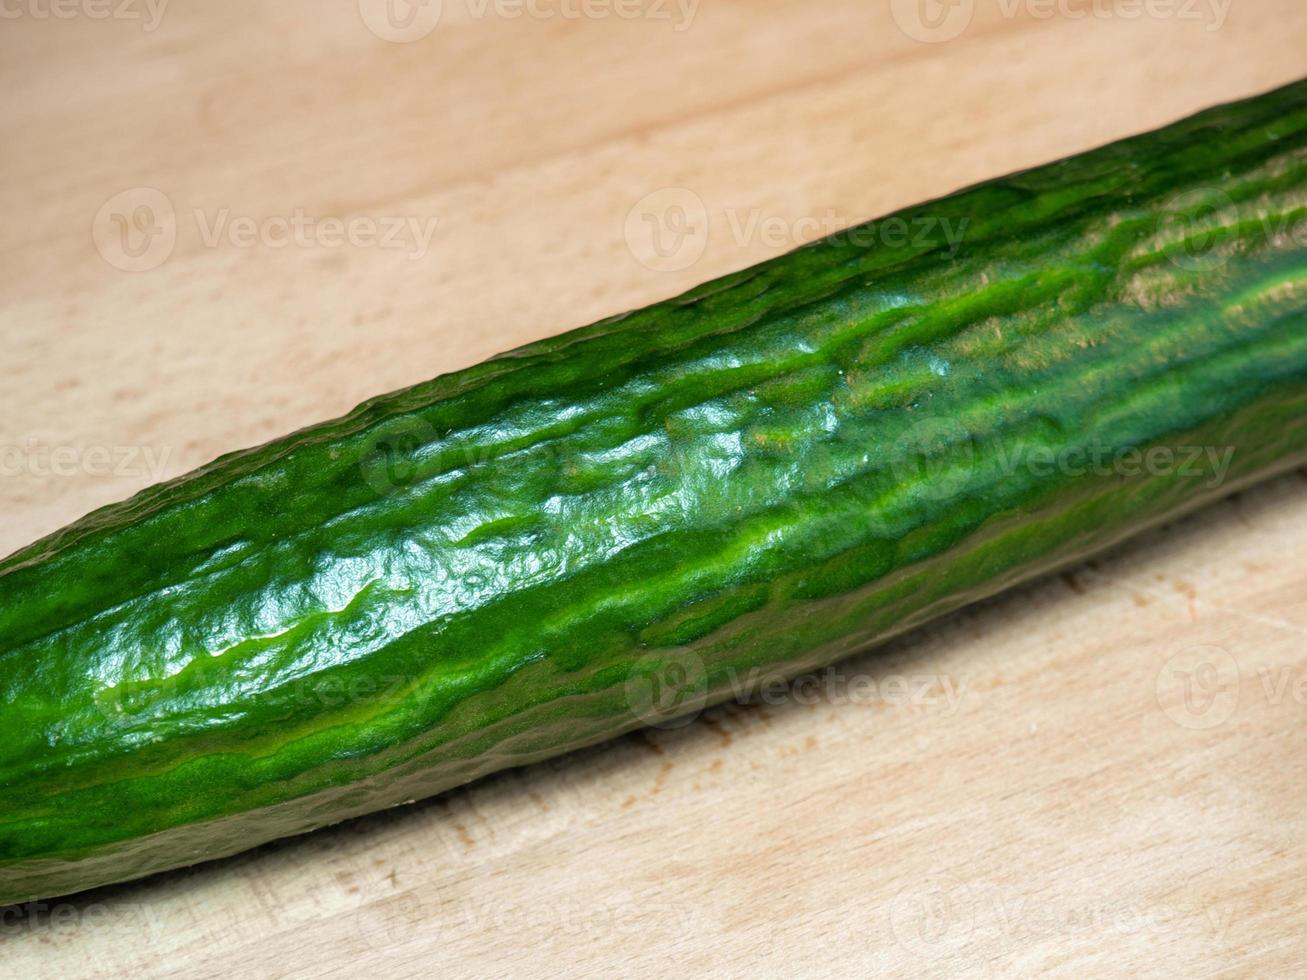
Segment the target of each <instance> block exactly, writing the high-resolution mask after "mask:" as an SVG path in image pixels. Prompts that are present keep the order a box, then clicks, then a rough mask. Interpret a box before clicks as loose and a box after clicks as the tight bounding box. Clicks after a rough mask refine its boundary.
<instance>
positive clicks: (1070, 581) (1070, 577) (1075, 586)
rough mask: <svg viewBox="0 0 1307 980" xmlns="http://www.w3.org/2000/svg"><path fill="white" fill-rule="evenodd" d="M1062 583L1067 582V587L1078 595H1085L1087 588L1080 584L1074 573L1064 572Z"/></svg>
mask: <svg viewBox="0 0 1307 980" xmlns="http://www.w3.org/2000/svg"><path fill="white" fill-rule="evenodd" d="M1062 581H1063V582H1065V583H1066V587H1067V588H1068V589H1070V590H1071V591H1072V592H1074V593H1075V594H1076V595H1084V594H1085V587H1084V586H1083V585H1082V584H1081V583H1080V579H1078V578H1076V576H1075V573H1074V572H1063V573H1062Z"/></svg>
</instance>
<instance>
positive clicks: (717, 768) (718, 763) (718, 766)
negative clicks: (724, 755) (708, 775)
mask: <svg viewBox="0 0 1307 980" xmlns="http://www.w3.org/2000/svg"><path fill="white" fill-rule="evenodd" d="M723 764H724V763H723V762H722V760H721V759H713V761H712V762H711V763H710V764H709V766H708V771H709V772H721V771H722V766H723Z"/></svg>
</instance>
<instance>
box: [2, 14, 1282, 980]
mask: <svg viewBox="0 0 1307 980" xmlns="http://www.w3.org/2000/svg"><path fill="white" fill-rule="evenodd" d="M56 14H58V16H56ZM1304 52H1307V7H1304V6H1303V5H1302V4H1301V3H1300V2H1299V0H1237V2H1228V0H1134V2H1122V3H1120V4H1115V3H1112V2H1109V0H1097V2H1079V0H955V2H953V3H951V4H950V3H939V2H937V0H892V2H890V0H826V2H822V3H799V2H783V0H747V2H745V0H530V2H527V3H522V2H518V0H443V3H442V2H440V0H425V3H418V4H414V5H411V6H410V5H409V4H408V3H407V2H406V0H375V2H374V0H337V2H332V3H323V2H321V0H318V2H311V0H282V2H276V3H274V2H272V0H266V2H253V0H228V2H224V3H221V4H219V3H200V2H198V0H173V2H171V3H165V2H163V0H110V2H109V3H102V2H97V0H68V2H67V4H66V5H59V4H56V5H54V6H52V5H51V3H50V0H15V2H12V3H9V4H6V5H5V7H4V16H3V18H0V79H3V82H4V84H3V85H2V86H0V120H2V125H3V132H4V141H3V147H2V148H0V214H2V215H3V216H4V219H5V220H3V221H2V222H0V255H2V256H3V261H0V338H2V340H0V342H2V343H3V352H4V364H5V368H6V372H5V373H6V379H5V384H4V385H3V386H2V387H0V476H3V479H0V507H2V508H3V513H4V515H5V518H6V519H5V520H4V521H3V524H2V526H0V552H4V553H8V552H9V551H12V550H13V549H15V548H17V547H19V546H21V545H22V544H24V543H26V542H28V541H30V540H32V539H34V538H36V537H38V536H40V535H42V534H44V533H47V532H49V531H51V530H54V529H55V528H57V527H59V526H60V525H62V524H64V523H66V522H68V521H69V520H72V519H74V518H76V517H78V516H79V515H80V514H82V513H84V512H85V511H87V510H89V509H91V508H93V507H96V506H99V505H102V504H105V503H109V502H111V501H114V500H118V499H121V498H123V497H126V496H128V495H130V494H131V493H133V492H135V491H136V490H137V489H139V488H141V487H142V486H145V485H147V484H149V483H152V482H155V481H156V480H158V479H162V478H166V477H169V476H173V475H176V474H178V473H181V472H184V471H186V470H188V469H191V468H193V467H195V466H197V465H200V464H203V463H205V462H207V461H209V460H210V459H212V458H213V457H215V456H217V455H219V454H221V453H223V452H226V451H228V450H233V449H237V448H241V447H244V446H248V445H252V444H255V443H258V442H261V441H263V440H265V439H268V438H270V437H273V436H276V435H279V434H281V433H283V432H285V431H287V430H289V429H293V428H296V427H299V426H301V425H305V424H308V423H311V422H314V421H317V420H319V419H322V418H325V417H328V416H332V415H337V414H340V413H342V412H344V411H346V410H348V409H349V408H351V407H352V406H353V405H354V404H356V403H357V402H358V401H360V400H362V399H363V398H365V397H367V396H370V395H373V394H376V393H378V392H382V391H386V390H389V389H393V388H396V387H399V386H402V385H406V384H409V383H412V382H416V381H419V380H421V379H424V378H427V377H429V376H432V375H434V374H438V373H441V372H444V371H448V370H451V369H454V368H457V367H460V366H463V365H466V364H469V363H472V362H474V361H477V360H480V359H481V358H484V357H486V356H488V355H490V354H493V353H496V352H498V351H501V350H504V349H506V348H509V347H513V346H516V345H519V344H521V343H524V342H526V341H529V340H531V339H534V338H537V337H541V336H544V335H547V334H550V333H555V332H558V331H559V330H562V329H565V328H568V327H573V326H578V325H581V324H584V323H586V322H589V321H592V320H595V319H598V318H600V317H603V316H606V315H608V314H612V313H616V312H620V311H623V310H626V309H629V308H631V307H634V306H638V305H642V304H645V303H648V302H650V301H653V300H657V299H660V298H663V297H666V296H669V295H672V294H674V293H677V292H679V291H681V290H682V289H684V288H687V287H689V286H691V285H694V284H696V283H698V282H701V281H703V280H705V279H708V278H711V277H713V276H716V275H718V274H720V273H724V272H727V271H730V270H733V269H737V268H740V267H743V266H746V265H748V264H751V263H753V262H755V261H757V260H759V259H762V258H764V257H766V256H769V255H773V254H777V253H779V252H781V251H785V250H788V249H789V248H791V247H793V246H794V245H796V244H799V243H800V242H802V241H806V240H808V239H810V238H813V237H816V236H817V235H820V234H822V233H823V232H824V231H828V230H834V229H835V228H838V227H842V226H844V225H848V224H852V223H854V222H856V221H859V220H862V219H865V218H868V217H873V216H875V215H878V214H882V213H884V212H886V211H889V210H891V209H893V208H895V207H897V206H901V205H906V204H910V203H913V202H915V201H918V200H921V199H924V198H927V197H931V196H936V195H939V194H942V193H946V192H948V191H950V190H953V189H955V188H957V187H959V186H961V185H964V184H967V183H970V182H973V181H976V180H979V179H983V178H986V177H990V176H995V175H998V174H1000V173H1003V172H1006V171H1010V170H1013V169H1016V168H1020V167H1024V166H1028V165H1032V164H1035V163H1039V162H1042V161H1046V160H1049V159H1052V158H1055V157H1059V156H1063V155H1066V154H1068V153H1071V152H1074V151H1077V150H1082V149H1086V148H1089V147H1091V146H1094V145H1096V144H1100V143H1102V142H1105V141H1107V140H1110V139H1113V138H1115V137H1119V136H1124V135H1127V134H1131V133H1135V132H1138V131H1142V130H1144V129H1148V128H1152V127H1154V126H1157V125H1160V124H1163V123H1165V122H1168V121H1170V120H1172V119H1174V118H1177V117H1179V116H1181V115H1185V114H1188V113H1190V112H1192V111H1194V110H1197V109H1199V108H1203V107H1205V106H1208V105H1211V104H1213V103H1216V102H1220V101H1226V100H1229V99H1232V98H1237V97H1241V96H1245V95H1249V94H1252V93H1255V92H1258V91H1260V90H1263V89H1266V88H1269V87H1272V86H1274V85H1276V84H1280V83H1283V82H1286V81H1289V80H1292V79H1294V78H1296V77H1298V76H1301V75H1302V74H1304V72H1305V71H1307V58H1304ZM1302 489H1303V477H1302V476H1300V475H1294V476H1290V477H1287V478H1284V479H1281V480H1279V481H1277V482H1274V483H1272V484H1270V485H1267V486H1264V487H1262V488H1260V489H1258V490H1256V491H1254V492H1250V493H1247V494H1244V495H1242V496H1241V497H1237V498H1234V499H1231V500H1229V501H1227V502H1225V503H1223V504H1221V505H1218V506H1217V507H1215V508H1212V509H1211V510H1209V511H1207V512H1204V513H1202V514H1200V515H1197V516H1195V517H1193V518H1190V519H1188V520H1186V521H1184V522H1182V523H1181V524H1179V525H1177V526H1175V527H1172V528H1169V529H1166V530H1164V531H1162V532H1159V533H1156V534H1153V535H1151V536H1149V537H1148V538H1146V539H1144V540H1142V541H1139V542H1137V543H1135V544H1133V545H1131V546H1130V547H1128V548H1126V549H1124V550H1122V551H1120V552H1118V553H1116V554H1114V555H1112V556H1111V557H1109V558H1107V559H1105V560H1103V561H1101V562H1098V563H1095V564H1094V565H1092V566H1088V567H1085V568H1083V569H1081V570H1079V571H1077V572H1076V573H1074V574H1070V575H1066V576H1063V577H1061V578H1059V579H1054V580H1050V581H1046V582H1043V583H1040V584H1038V585H1035V586H1032V587H1029V588H1025V589H1022V590H1020V591H1018V592H1017V593H1015V594H1012V595H1009V596H1006V597H1004V598H1002V599H1000V600H997V601H993V602H990V603H987V604H985V605H983V606H981V607H979V608H976V609H973V610H970V611H968V612H966V613H964V614H962V615H959V616H955V617H953V618H951V619H949V620H947V621H945V622H943V623H941V624H939V625H938V626H936V627H934V628H931V629H927V630H924V631H920V632H918V633H915V634H913V635H912V636H910V637H907V638H905V639H903V640H901V641H898V642H896V643H894V644H893V645H892V646H891V647H890V648H889V649H887V650H884V651H880V652H878V653H874V654H869V655H866V656H863V657H862V658H860V659H859V660H856V661H854V662H852V663H849V664H846V665H843V667H842V668H841V669H842V671H843V672H844V674H845V675H846V676H850V677H866V678H870V684H871V690H872V691H874V692H875V696H874V697H872V698H871V699H870V700H867V699H865V698H864V699H862V700H859V701H856V702H850V701H847V700H843V699H839V698H817V699H816V700H815V701H814V702H813V703H800V702H801V701H803V700H807V699H792V700H791V701H790V702H789V703H786V704H779V705H762V706H754V707H748V708H746V707H741V706H733V707H728V708H722V709H717V710H714V711H712V712H710V713H709V714H708V715H706V716H705V717H703V718H701V719H699V720H698V721H695V722H694V723H693V724H691V725H688V726H686V727H682V728H677V729H673V730H666V731H662V730H659V731H652V732H649V733H644V734H640V735H636V736H632V737H629V738H625V739H622V740H619V741H617V742H615V743H613V744H610V745H608V746H605V747H601V748H599V749H595V750H592V751H589V752H586V753H583V754H581V755H579V756H573V757H569V758H565V759H562V760H560V761H557V762H555V763H552V764H547V765H541V766H536V767H533V768H531V769H528V770H524V771H519V772H513V773H508V774H504V775H501V776H499V777H496V778H494V779H491V780H487V781H485V782H482V783H479V784H477V785H474V786H472V787H469V788H466V789H464V790H460V791H456V792H452V793H449V794H446V795H444V796H442V797H440V798H438V799H436V800H433V801H428V802H425V803H420V804H418V805H416V806H412V807H408V808H405V809H403V810H401V811H396V812H393V813H390V814H387V815H381V816H377V817H372V818H368V819H365V820H362V821H357V822H354V823H351V824H348V825H345V826H342V827H339V828H336V829H333V830H329V831H325V832H322V833H319V834H316V835H312V836H309V837H307V838H303V839H299V840H295V841H291V842H284V843H280V844H275V845H271V846H268V847H264V848H261V849H260V850H258V851H255V852H252V853H250V854H247V855H244V856H240V857H237V858H234V859H230V860H226V861H223V862H219V863H216V864H212V865H208V866H204V867H201V868H199V869H196V870H192V871H189V872H179V873H174V874H170V875H166V876H163V877H160V878H156V879H154V880H151V881H148V882H145V883H141V884H137V885H131V886H121V887H115V888H108V889H102V890H100V891H97V892H92V893H88V894H86V895H83V896H79V897H77V898H75V899H72V900H69V901H66V902H63V903H54V904H52V905H49V906H44V907H42V906H34V907H28V908H24V909H21V910H8V911H7V912H6V913H5V914H4V915H3V916H0V962H3V963H4V965H5V971H4V972H5V973H6V974H7V975H10V976H15V977H24V978H36V977H70V976H81V975H103V976H151V975H163V974H167V975H170V976H188V977H220V976H221V977H226V976H233V975H236V976H245V975H248V976H296V977H311V976H332V977H341V978H346V977H354V976H429V975H441V976H499V975H503V976H537V975H538V976H546V975H560V974H563V975H570V974H573V973H579V974H584V975H591V974H592V975H602V976H607V975H612V974H614V973H619V974H629V975H641V974H652V975H671V974H676V975H703V974H716V975H724V976H744V975H759V974H761V975H764V976H777V977H789V976H795V975H836V976H850V977H865V976H871V975H887V976H890V975H895V976H988V975H994V976H1033V975H1040V974H1045V973H1049V974H1052V975H1058V976H1067V977H1081V976H1089V975H1098V976H1102V975H1136V976H1156V977H1173V976H1209V975H1210V976H1258V977H1262V976H1288V975H1292V974H1293V973H1294V972H1295V971H1296V970H1300V969H1301V965H1302V963H1303V962H1304V960H1307V938H1305V937H1307V928H1305V927H1307V911H1305V910H1307V901H1304V899H1305V898H1307V895H1304V880H1305V876H1304V872H1305V871H1307V826H1305V825H1304V823H1303V821H1302V812H1303V810H1304V805H1305V804H1307V752H1304V731H1307V727H1305V726H1304V721H1305V720H1307V718H1305V716H1307V645H1305V644H1304V641H1303V638H1304V635H1305V634H1307V605H1305V604H1304V601H1303V600H1304V595H1305V594H1307V561H1304V559H1305V558H1307V502H1305V501H1304V499H1303V493H1302ZM900 679H903V680H904V683H903V684H900V683H899V681H900ZM1186 684H1187V685H1189V688H1190V689H1189V691H1188V693H1189V694H1190V695H1191V696H1190V697H1189V698H1188V699H1186V698H1185V693H1186V689H1185V688H1186ZM1195 685H1196V688H1195ZM865 689H866V688H865V687H864V690H865ZM1195 691H1196V695H1195Z"/></svg>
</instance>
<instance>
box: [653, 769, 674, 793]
mask: <svg viewBox="0 0 1307 980" xmlns="http://www.w3.org/2000/svg"><path fill="white" fill-rule="evenodd" d="M675 768H676V766H675V764H674V763H671V762H664V763H663V764H662V765H661V766H659V767H658V775H656V776H654V784H653V792H652V793H651V794H650V795H651V796H657V795H658V794H659V793H661V792H662V789H663V784H664V783H666V782H667V777H668V775H669V774H670V773H671V771H672V770H673V769H675Z"/></svg>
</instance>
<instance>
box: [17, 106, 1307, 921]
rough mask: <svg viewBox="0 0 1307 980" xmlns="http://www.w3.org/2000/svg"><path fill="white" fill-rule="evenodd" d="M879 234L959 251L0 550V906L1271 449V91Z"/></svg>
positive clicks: (597, 734)
mask: <svg viewBox="0 0 1307 980" xmlns="http://www.w3.org/2000/svg"><path fill="white" fill-rule="evenodd" d="M892 217H895V218H897V219H901V220H902V221H905V222H908V223H909V225H910V226H912V227H927V226H934V227H952V228H959V229H962V235H961V238H960V239H959V240H956V241H947V240H945V239H944V238H943V237H942V236H938V235H936V236H933V237H932V236H920V235H914V236H909V237H908V239H907V240H906V241H903V240H897V241H894V242H890V241H887V237H888V236H885V235H879V234H876V233H875V229H876V226H877V223H876V222H873V223H871V224H869V225H866V226H862V227H861V228H859V229H852V230H850V231H848V232H844V233H840V234H838V235H834V236H831V237H830V238H828V239H824V240H822V241H818V242H816V243H813V244H811V245H808V246H805V247H803V248H800V249H798V250H796V251H794V252H791V253H789V254H787V255H784V256H781V257H780V258H777V259H774V260H772V261H768V262H765V263H763V264H761V265H758V266H755V267H753V268H750V269H747V270H745V271H743V272H739V273H736V274H733V275H729V276H726V277H724V278H721V279H718V280H716V281H714V282H710V283H707V284H705V285H703V286H700V287H699V288H697V289H694V290H691V291H690V292H689V293H687V294H685V295H683V296H680V297H677V298H675V299H672V300H668V301H666V302H663V303H659V304H657V305H654V306H650V307H648V308H645V309H642V310H638V311H635V312H632V313H628V314H626V315H623V316H617V317H613V318H610V319H607V320H604V321H602V322H600V323H597V324H594V325H592V326H589V327H585V328H582V329H579V330H574V331H572V332H569V333H565V334H562V335H561V336H557V337H554V338H552V339H549V340H544V341H541V342H539V343H535V344H531V345H530V346H527V347H523V348H521V349H518V350H515V351H511V352H509V353H507V354H503V355H500V356H498V357H496V358H493V359H491V360H489V361H486V362H484V363H482V364H479V365H476V366H475V367H471V368H468V369H466V370H462V371H457V372H454V373H452V374H446V375H442V376H440V377H437V378H435V379H434V380H432V381H429V382H426V383H423V384H419V385H416V386H414V387H412V388H408V389H406V390H402V391H398V392H394V393H391V394H387V395H383V396H381V397H378V398H375V399H372V400H370V401H368V402H365V403H364V404H362V405H360V406H359V407H358V408H357V409H355V410H354V411H352V412H350V413H349V414H348V415H346V416H344V417H343V418H339V419H336V420H333V421H329V422H325V423H322V424H320V425H316V426H313V427H311V428H308V429H304V430H301V431H299V432H296V433H293V434H292V435H289V436H286V437H285V438H282V439H279V440H276V441H274V442H271V443H268V444H267V445H264V446H260V447H257V448H254V449H249V450H245V451H242V452H237V453H233V454H231V455H228V456H225V457H223V458H221V459H219V460H217V461H215V462H214V463H212V464H210V465H208V466H206V467H204V468H202V469H200V470H197V471H195V472H193V473H190V474H188V475H186V476H183V477H180V478H178V479H175V480H172V481H170V482H168V483H165V484H161V485H159V486H155V487H153V488H150V489H148V490H146V491H144V492H142V493H140V494H138V495H137V496H135V497H133V498H132V499H130V500H127V501H125V502H123V503H120V504H115V505H113V506H110V507H106V508H104V509H102V510H99V511H96V512H95V513H92V514H90V515H88V516H87V517H85V518H83V519H82V520H80V521H78V522H77V523H75V524H73V525H71V526H69V527H67V528H65V529H63V530H61V531H59V532H57V533H55V534H52V535H50V536H49V537H47V538H45V539H43V540H41V541H38V542H36V543H35V544H33V545H31V546H29V547H27V548H25V549H23V550H22V551H20V552H18V553H16V554H14V555H12V556H10V557H9V558H7V559H5V560H4V561H3V562H0V736H3V737H2V738H0V905H3V904H6V903H12V902H19V901H26V900H32V899H40V898H50V897H54V896H59V895H64V894H67V893H71V892H75V891H78V890H82V889H85V888H89V887H93V886H96V885H101V884H105V883H110V882H117V881H124V880H129V879H133V878H137V877H141V876H143V875H147V874H150V873H153V872H157V871H161V870H165V869H169V868H176V867H180V866H184V865H189V864H193V863H195V862H198V861H203V860H206V859H212V858H217V857H221V856H224V855H228V854H232V853H235V852H238V851H241V850H244V849H246V848H249V847H252V846H254V845H257V844H259V843H262V842H265V841H269V840H273V839H276V838H280V837H284V836H288V835H292V834H298V833H302V832H305V831H309V830H313V829H314V828H317V827H322V826H325V825H328V824H332V823H335V822H338V821H340V820H344V819H346V818H349V817H353V816H357V815H361V814H365V813H369V812H371V811H375V810H378V809H381V808H384V807H388V806H394V805H397V804H400V803H404V802H407V801H411V800H414V799H419V798H422V797H426V796H430V795H432V794H435V793H438V792H440V791H442V790H445V789H448V788H450V787H453V786H458V785H460V784H463V783H466V782H468V781H469V780H473V779H476V778H477V777H479V776H482V775H485V774H487V773H491V772H494V771H496V770H500V769H504V768H506V767H510V766H518V765H523V764H526V763H530V762H534V761H537V760H541V759H545V758H548V757H550V756H554V755H557V754H559V753H562V752H566V751H568V750H571V749H575V748H579V747H582V746H586V745H590V744H593V743H596V742H599V741H601V740H603V739H607V738H611V737H613V736H616V735H618V734H620V733H622V732H626V731H629V730H631V729H633V728H635V727H638V726H640V725H642V724H647V723H649V722H650V721H653V720H657V719H659V718H663V717H666V716H667V715H669V714H674V713H676V712H678V711H686V710H694V709H697V708H701V707H704V706H706V705H709V704H713V703H717V702H720V701H722V700H724V699H726V698H727V697H730V696H731V695H732V693H733V691H734V690H735V687H736V686H737V684H738V679H739V678H740V677H741V676H743V675H745V674H747V673H748V672H749V671H750V670H751V669H752V668H755V667H763V668H765V669H767V670H769V671H771V672H772V673H776V672H780V673H784V674H787V675H797V674H799V673H802V672H805V671H809V670H812V669H815V668H817V667H820V666H823V665H825V664H829V663H831V662H833V661H835V660H837V659H839V658H841V657H844V656H846V655H848V654H850V653H852V652H854V651H857V650H859V649H862V648H864V647H866V646H867V645H869V644H872V643H876V642H879V641H882V640H885V639H886V638H888V637H891V636H893V635H896V634H898V633H901V632H903V631H905V630H908V629H910V628H912V627H914V626H917V625H919V624H921V623H923V622H926V621H927V620H930V619H932V618H934V617H937V616H939V615H941V614H943V613H946V612H948V611H950V610H953V609H956V608H958V607H959V606H962V605H964V604H966V603H969V602H972V601H975V600H977V599H980V598H982V597H985V596H989V595H991V594H993V593H995V592H997V591H999V590H1001V589H1003V588H1005V587H1007V586H1009V585H1011V584H1013V583H1016V582H1020V581H1023V580H1027V579H1029V578H1031V577H1032V576H1035V575H1039V574H1041V573H1045V572H1047V571H1049V570H1051V569H1054V568H1058V567H1061V566H1065V565H1067V564H1069V563H1072V562H1075V561H1079V560H1082V559H1083V558H1084V557H1086V556H1088V555H1091V554H1093V553H1095V552H1098V551H1100V550H1102V549H1103V548H1106V547H1108V546H1110V545H1112V544H1113V543H1115V542H1117V541H1120V540H1121V539H1123V538H1125V537H1127V536H1129V535H1131V534H1134V533H1137V532H1138V531H1140V530H1141V529H1144V528H1147V527H1149V526H1152V525H1155V524H1157V523H1158V522H1160V521H1163V520H1166V519H1169V518H1172V517H1174V516H1177V515H1179V514H1181V513H1184V512H1186V511H1188V510H1190V509H1192V508H1194V507H1197V506H1199V505H1201V504H1203V503H1204V502H1206V501H1209V500H1212V499H1215V498H1217V497H1219V496H1222V495H1225V494H1228V493H1231V492H1233V491H1235V490H1237V489H1239V488H1240V487H1243V486H1246V485H1248V484H1249V483H1251V482H1253V481H1255V480H1258V479H1262V478H1265V477H1267V476H1269V475H1272V474H1274V473H1277V472H1281V471H1283V470H1285V469H1288V468H1291V467H1295V466H1299V465H1302V464H1303V463H1304V462H1307V82H1299V83H1296V84H1293V85H1290V86H1287V87H1285V88H1282V89H1279V90H1277V91H1274V92H1271V93H1269V94H1266V95H1263V96H1259V97H1257V98H1253V99H1249V100H1246V101H1242V102H1238V103H1233V104H1230V105H1227V106H1222V107H1218V108H1215V109H1212V110H1209V111H1206V112H1203V113H1201V114H1199V115H1197V116H1194V117H1191V118H1189V119H1186V120H1184V121H1181V122H1179V123H1176V124H1174V125H1171V126H1169V127H1167V128H1164V129H1161V130H1158V131H1156V132H1153V133H1150V134H1146V135H1143V136H1139V137H1135V138H1133V139H1129V140H1125V141H1123V142H1119V143H1115V144H1112V145H1109V146H1106V147H1103V148H1101V149H1098V150H1095V151H1092V152H1089V153H1085V154H1082V155H1079V156H1075V157H1072V158H1069V159H1066V160H1063V161H1060V162H1057V163H1053V164H1049V165H1047V166H1041V167H1038V168H1035V169H1032V170H1028V171H1025V172H1022V173H1018V174H1015V175H1012V176H1008V177H1004V178H1002V179H998V180H994V181H990V182H987V183H984V184H981V185H978V186H976V187H972V188H969V189H966V190H964V191H961V192H959V193H956V194H953V195H951V196H948V197H945V198H942V199H940V200H936V201H933V202H930V203H927V204H924V205H921V206H918V207H915V208H909V209H906V210H904V211H902V212H899V213H898V214H897V215H895V216H892ZM1123 655H1125V654H1123ZM669 690H670V692H671V696H668V692H669Z"/></svg>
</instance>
